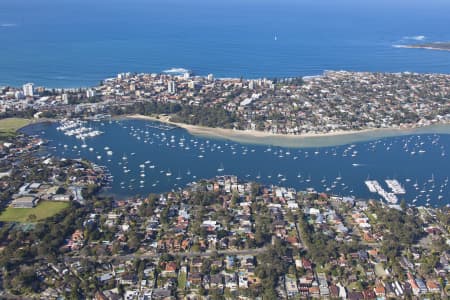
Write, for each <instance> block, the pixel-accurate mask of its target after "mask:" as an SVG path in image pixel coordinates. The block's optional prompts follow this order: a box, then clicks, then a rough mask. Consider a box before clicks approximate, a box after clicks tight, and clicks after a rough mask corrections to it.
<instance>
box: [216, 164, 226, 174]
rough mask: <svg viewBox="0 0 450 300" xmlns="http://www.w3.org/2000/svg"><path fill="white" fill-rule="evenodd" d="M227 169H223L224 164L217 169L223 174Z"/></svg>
mask: <svg viewBox="0 0 450 300" xmlns="http://www.w3.org/2000/svg"><path fill="white" fill-rule="evenodd" d="M224 170H225V169H224V168H223V164H222V163H221V164H220V167H219V168H218V169H217V172H223V171H224Z"/></svg>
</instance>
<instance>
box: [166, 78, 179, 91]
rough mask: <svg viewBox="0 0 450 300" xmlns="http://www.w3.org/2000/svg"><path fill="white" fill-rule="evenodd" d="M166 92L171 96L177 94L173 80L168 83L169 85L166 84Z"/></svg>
mask: <svg viewBox="0 0 450 300" xmlns="http://www.w3.org/2000/svg"><path fill="white" fill-rule="evenodd" d="M167 90H168V91H169V93H171V94H175V93H176V92H177V86H176V84H175V81H173V80H171V81H169V83H168V84H167Z"/></svg>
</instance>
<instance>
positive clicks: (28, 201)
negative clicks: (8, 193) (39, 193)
mask: <svg viewBox="0 0 450 300" xmlns="http://www.w3.org/2000/svg"><path fill="white" fill-rule="evenodd" d="M38 202H39V200H38V199H37V198H36V197H32V196H24V197H19V198H17V199H14V200H13V201H12V203H11V206H12V207H14V208H33V207H35V206H36V204H37V203H38Z"/></svg>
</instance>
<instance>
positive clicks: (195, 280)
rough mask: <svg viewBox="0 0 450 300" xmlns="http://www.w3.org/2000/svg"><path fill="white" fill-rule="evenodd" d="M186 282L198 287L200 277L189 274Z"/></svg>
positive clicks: (197, 274) (195, 273) (199, 275)
mask: <svg viewBox="0 0 450 300" xmlns="http://www.w3.org/2000/svg"><path fill="white" fill-rule="evenodd" d="M187 280H188V282H189V283H190V284H192V285H200V284H201V283H202V275H201V274H200V273H197V272H189V274H188V278H187Z"/></svg>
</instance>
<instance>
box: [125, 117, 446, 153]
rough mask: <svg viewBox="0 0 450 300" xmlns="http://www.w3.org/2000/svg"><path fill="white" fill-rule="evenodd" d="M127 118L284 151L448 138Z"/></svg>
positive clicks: (439, 128)
mask: <svg viewBox="0 0 450 300" xmlns="http://www.w3.org/2000/svg"><path fill="white" fill-rule="evenodd" d="M126 118H130V119H140V120H148V121H156V122H162V123H166V124H171V125H174V126H177V127H180V128H183V129H186V130H187V131H188V132H189V133H191V134H192V135H196V136H203V137H209V138H219V139H227V140H231V141H235V142H239V143H246V144H266V145H274V146H283V147H326V146H337V145H344V144H349V143H354V142H362V141H368V140H374V139H379V138H384V137H393V136H402V135H409V134H425V133H439V134H450V124H443V125H430V126H424V127H417V128H386V129H364V130H352V131H336V132H329V133H308V134H301V135H287V134H274V133H268V132H262V131H256V130H245V131H244V130H233V129H223V128H212V127H204V126H197V125H189V124H184V123H176V122H172V121H170V120H169V118H170V117H169V116H167V115H160V116H144V115H128V116H126Z"/></svg>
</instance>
